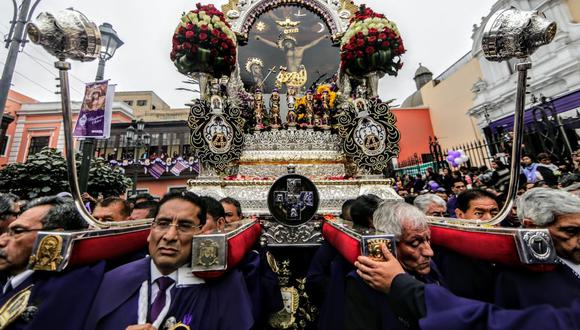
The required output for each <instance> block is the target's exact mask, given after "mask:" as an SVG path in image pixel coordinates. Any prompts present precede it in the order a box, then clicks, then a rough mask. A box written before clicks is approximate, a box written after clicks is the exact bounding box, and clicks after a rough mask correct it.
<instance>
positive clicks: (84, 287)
mask: <svg viewBox="0 0 580 330" xmlns="http://www.w3.org/2000/svg"><path fill="white" fill-rule="evenodd" d="M104 269H105V263H104V262H100V263H98V264H96V265H94V266H90V267H89V266H87V267H80V268H76V269H72V270H68V271H65V272H63V273H55V272H44V271H35V272H34V273H33V274H32V275H31V276H30V277H28V278H27V279H26V280H24V282H22V283H21V284H20V285H18V286H17V287H16V288H14V289H13V290H11V291H8V292H7V293H6V294H3V295H2V296H1V297H0V306H2V305H4V303H5V302H6V301H7V300H8V299H10V298H11V297H12V296H14V295H15V294H16V293H18V292H19V291H21V290H23V289H25V288H26V287H28V286H30V285H33V286H32V288H31V295H30V299H29V301H28V306H29V308H30V307H31V306H35V307H36V308H37V312H36V313H35V314H30V318H29V319H28V320H25V318H23V317H20V318H18V319H16V320H15V321H14V322H13V323H12V324H10V325H9V326H8V327H7V328H6V329H10V330H14V329H31V330H32V329H62V330H78V329H82V326H83V324H84V323H85V319H86V316H87V314H88V313H89V309H90V306H91V303H92V302H93V298H94V297H95V295H96V293H97V289H98V287H99V284H100V283H101V280H102V278H103V274H104Z"/></svg>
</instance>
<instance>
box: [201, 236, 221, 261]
mask: <svg viewBox="0 0 580 330" xmlns="http://www.w3.org/2000/svg"><path fill="white" fill-rule="evenodd" d="M218 251H219V246H218V243H217V242H214V241H212V240H204V241H202V242H201V243H199V256H198V257H197V264H198V265H201V266H204V267H210V266H213V265H217V264H218V262H219V260H218Z"/></svg>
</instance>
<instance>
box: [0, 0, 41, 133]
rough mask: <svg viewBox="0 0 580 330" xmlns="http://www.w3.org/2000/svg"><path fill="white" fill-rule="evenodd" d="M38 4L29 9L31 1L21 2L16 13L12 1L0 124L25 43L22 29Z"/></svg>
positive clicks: (0, 88)
mask: <svg viewBox="0 0 580 330" xmlns="http://www.w3.org/2000/svg"><path fill="white" fill-rule="evenodd" d="M39 2H40V0H36V1H35V2H34V5H32V9H31V7H30V3H31V0H22V4H21V5H20V12H18V5H17V4H16V0H12V4H13V5H14V15H13V19H12V25H11V27H10V32H9V33H8V37H7V38H6V48H8V56H6V63H5V65H4V70H3V72H2V80H0V122H1V120H2V117H3V116H4V109H5V108H6V101H7V100H8V92H9V91H10V86H11V84H12V76H13V75H14V69H15V68H16V59H17V57H18V52H19V51H20V47H21V46H22V47H24V45H25V43H26V38H25V33H24V32H25V31H24V28H25V27H26V23H28V21H29V20H30V17H31V16H32V13H33V12H34V9H35V8H36V5H38V3H39ZM30 9H31V10H30ZM29 10H30V12H29Z"/></svg>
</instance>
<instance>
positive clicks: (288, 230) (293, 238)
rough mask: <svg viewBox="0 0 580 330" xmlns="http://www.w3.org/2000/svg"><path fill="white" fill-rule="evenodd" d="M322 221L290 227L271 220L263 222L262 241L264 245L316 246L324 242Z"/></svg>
mask: <svg viewBox="0 0 580 330" xmlns="http://www.w3.org/2000/svg"><path fill="white" fill-rule="evenodd" d="M321 227H322V223H321V222H320V221H317V220H312V221H309V222H307V223H305V224H302V225H300V226H298V227H288V226H285V225H283V224H280V223H277V222H271V221H264V222H263V223H262V228H263V232H262V236H261V238H260V243H261V244H262V245H263V246H274V247H275V246H280V247H282V246H316V245H320V243H321V242H322V231H321Z"/></svg>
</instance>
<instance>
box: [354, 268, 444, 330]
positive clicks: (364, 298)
mask: <svg viewBox="0 0 580 330" xmlns="http://www.w3.org/2000/svg"><path fill="white" fill-rule="evenodd" d="M348 277H349V278H348V282H347V291H346V300H345V307H344V318H345V320H346V322H345V329H347V330H373V329H383V330H390V329H409V328H411V329H415V328H417V321H416V320H407V319H404V318H402V317H399V316H397V315H395V314H394V313H393V311H392V310H391V307H390V305H391V304H392V303H393V302H392V301H391V297H390V295H388V294H384V293H382V292H379V291H376V290H375V289H373V288H371V287H370V286H369V285H368V284H367V283H366V282H365V281H364V280H363V279H361V278H360V277H359V276H358V274H357V273H356V271H353V272H351V273H349V274H348ZM414 277H415V279H417V280H419V281H421V282H423V283H428V284H435V285H438V286H439V285H444V283H443V281H442V279H441V278H442V277H441V274H440V273H439V271H438V269H437V266H436V265H435V263H434V262H433V261H431V272H430V273H429V274H428V275H427V276H414ZM441 329H444V328H441Z"/></svg>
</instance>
